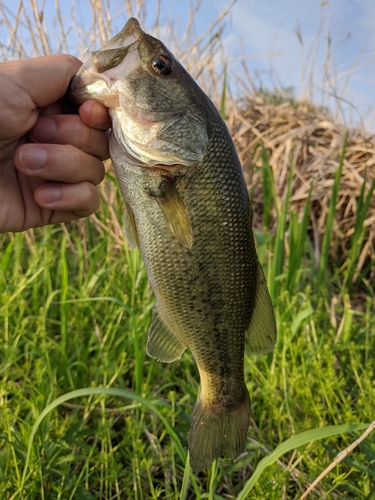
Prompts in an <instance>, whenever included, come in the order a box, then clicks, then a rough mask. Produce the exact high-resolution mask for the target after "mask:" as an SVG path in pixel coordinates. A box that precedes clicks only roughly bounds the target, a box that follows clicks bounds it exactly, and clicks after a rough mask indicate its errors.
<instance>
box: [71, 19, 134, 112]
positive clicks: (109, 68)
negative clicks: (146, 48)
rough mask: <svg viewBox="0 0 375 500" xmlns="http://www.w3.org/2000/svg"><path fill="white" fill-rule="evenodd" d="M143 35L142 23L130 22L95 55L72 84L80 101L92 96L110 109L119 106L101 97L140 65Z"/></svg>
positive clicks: (76, 97) (80, 70) (132, 20)
mask: <svg viewBox="0 0 375 500" xmlns="http://www.w3.org/2000/svg"><path fill="white" fill-rule="evenodd" d="M143 34H144V32H143V30H142V29H141V27H140V24H139V22H138V21H137V20H136V19H130V20H129V21H128V22H127V23H126V25H125V26H124V28H123V29H122V30H121V31H120V32H119V33H118V34H117V35H116V36H115V37H113V38H112V39H111V40H109V42H107V43H106V44H105V45H104V46H103V48H101V49H100V50H95V51H93V52H91V53H90V55H89V58H88V60H87V61H86V62H85V63H84V64H82V66H81V68H80V69H79V71H78V73H77V74H76V76H75V77H74V78H73V80H72V83H71V87H70V89H71V91H73V92H74V94H75V99H76V101H80V102H84V101H85V100H87V99H88V96H91V98H93V99H97V100H99V101H101V102H103V104H105V105H106V106H108V107H117V106H113V100H112V101H108V99H103V98H101V94H102V93H103V92H106V91H108V89H109V88H111V87H112V86H113V85H115V83H116V82H117V81H118V80H119V78H120V77H121V78H126V77H127V76H128V75H129V74H130V73H131V72H132V71H134V69H136V68H137V67H138V66H139V57H138V53H137V42H138V41H139V38H140V37H141V35H143Z"/></svg>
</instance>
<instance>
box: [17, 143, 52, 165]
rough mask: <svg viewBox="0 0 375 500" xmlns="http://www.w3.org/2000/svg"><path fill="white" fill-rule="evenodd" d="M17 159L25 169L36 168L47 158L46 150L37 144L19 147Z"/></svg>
mask: <svg viewBox="0 0 375 500" xmlns="http://www.w3.org/2000/svg"><path fill="white" fill-rule="evenodd" d="M19 159H20V162H21V163H22V166H23V167H25V168H27V170H38V168H40V167H42V166H43V165H44V164H45V162H46V160H47V151H46V150H45V149H44V148H39V147H37V146H28V147H25V148H23V149H21V151H20V153H19Z"/></svg>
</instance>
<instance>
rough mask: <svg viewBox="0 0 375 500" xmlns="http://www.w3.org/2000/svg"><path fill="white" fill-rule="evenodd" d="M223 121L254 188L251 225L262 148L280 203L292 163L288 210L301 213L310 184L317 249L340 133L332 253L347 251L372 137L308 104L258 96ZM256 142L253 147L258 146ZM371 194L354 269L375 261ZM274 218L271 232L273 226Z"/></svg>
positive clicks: (371, 167) (372, 154)
mask: <svg viewBox="0 0 375 500" xmlns="http://www.w3.org/2000/svg"><path fill="white" fill-rule="evenodd" d="M228 124H229V128H230V130H231V133H232V136H233V138H234V141H235V143H236V146H237V150H238V152H239V155H240V159H241V162H242V165H243V168H244V171H245V174H246V178H247V182H248V185H249V187H250V188H251V187H253V203H254V223H255V226H256V227H258V228H259V229H260V228H261V216H262V187H261V183H262V177H261V168H262V166H263V158H262V153H263V151H262V149H261V148H260V147H259V146H264V148H265V150H266V151H267V157H268V161H269V164H270V165H271V167H272V169H273V173H274V179H275V187H276V194H277V197H278V201H279V204H280V206H281V203H282V200H283V198H284V195H285V193H286V189H287V184H288V178H289V171H290V168H291V165H292V164H293V165H294V177H293V180H292V197H291V209H292V210H295V211H297V212H299V213H300V214H302V211H303V209H304V206H305V202H306V200H307V197H308V193H309V190H310V188H311V190H312V191H311V202H312V203H311V217H310V222H311V232H312V234H313V236H314V243H315V246H316V247H317V248H318V247H319V243H320V241H321V236H322V235H323V233H324V231H325V225H326V219H327V214H328V209H329V203H330V199H331V193H332V187H333V184H334V176H335V172H336V169H337V166H338V163H339V159H340V155H341V153H342V148H343V143H344V137H345V134H346V132H348V143H347V148H346V151H345V158H344V164H343V170H342V178H341V184H340V190H339V199H338V203H337V206H336V214H335V224H334V233H335V234H334V238H333V243H334V246H333V247H332V252H333V256H337V254H338V253H339V252H342V251H346V250H347V248H348V245H349V242H350V237H351V235H352V234H353V230H354V223H355V220H356V213H357V202H358V198H359V196H360V192H361V188H362V185H363V183H364V182H366V184H367V188H369V187H370V185H371V182H372V181H374V180H375V138H374V136H373V135H369V136H367V137H364V136H363V134H362V132H360V130H359V129H355V128H352V129H349V130H347V129H346V127H344V126H343V125H342V124H339V123H334V121H333V120H332V119H331V118H330V116H329V113H327V112H324V110H321V109H319V108H318V107H317V106H314V105H313V104H312V103H311V102H303V101H299V102H297V103H293V102H288V101H287V102H283V103H281V104H278V105H275V104H269V103H267V102H266V101H265V100H264V99H263V98H262V97H260V96H259V95H258V96H257V95H253V96H247V97H246V99H244V100H243V101H242V102H240V103H239V105H238V106H236V107H232V109H231V110H230V112H229V117H228ZM257 146H258V147H257ZM374 223H375V198H373V200H372V203H371V206H370V209H369V213H368V216H367V218H366V220H365V225H366V226H367V227H368V238H367V242H366V243H365V246H364V249H363V251H362V255H361V257H360V263H359V268H361V267H362V266H363V264H364V262H365V261H366V260H368V259H371V260H373V259H375V225H374ZM274 225H275V219H273V220H272V222H271V226H270V230H271V231H274V230H275V227H274Z"/></svg>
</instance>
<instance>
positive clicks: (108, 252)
mask: <svg viewBox="0 0 375 500" xmlns="http://www.w3.org/2000/svg"><path fill="white" fill-rule="evenodd" d="M267 168H269V167H268V166H267V159H266V158H264V171H265V175H264V182H265V184H264V196H265V206H266V207H268V208H267V210H265V217H266V218H267V217H268V216H269V211H270V210H271V209H272V206H273V205H274V197H273V191H274V190H273V185H272V183H273V180H272V177H270V172H268V173H267ZM336 182H339V177H338V178H337V180H336ZM102 193H103V202H102V208H101V210H100V212H99V213H98V214H97V217H98V218H97V219H96V218H93V219H88V220H85V221H80V222H78V223H74V224H70V225H67V226H66V227H64V226H54V227H47V228H43V229H40V230H36V231H34V232H28V233H25V234H14V235H2V236H0V294H1V295H0V330H1V337H0V498H4V499H20V500H21V499H51V500H52V499H83V500H89V499H108V500H109V499H113V498H118V499H120V498H131V499H133V498H134V499H156V498H163V499H164V498H168V499H179V498H188V499H195V498H202V499H203V498H208V499H224V498H237V497H238V498H241V499H244V498H254V499H264V498H267V499H280V498H299V497H300V496H301V494H302V492H303V491H305V490H306V489H307V487H308V485H309V484H311V482H312V481H313V480H314V479H315V478H316V477H317V476H318V475H319V474H320V473H321V472H322V471H323V470H324V468H325V467H326V466H328V465H329V464H330V463H331V462H332V460H333V459H334V457H335V456H336V455H337V454H338V453H339V452H340V451H341V450H342V449H344V448H345V447H346V446H348V445H349V444H350V443H351V442H353V441H354V440H355V439H356V438H357V437H358V436H359V435H360V433H361V429H362V430H363V428H364V427H365V426H366V425H368V424H369V423H370V422H371V421H372V420H374V408H375V385H374V368H373V366H374V365H373V354H374V352H375V334H374V331H375V316H374V314H373V311H374V297H375V294H374V291H373V289H372V288H371V285H370V284H369V283H368V282H367V281H366V279H365V278H366V276H361V275H360V276H358V277H357V279H356V281H355V283H353V282H352V281H351V279H349V278H351V277H352V276H353V272H354V270H355V258H357V257H358V255H359V253H360V250H361V245H363V241H364V239H365V231H364V229H363V228H362V231H360V229H357V230H356V235H357V236H356V238H357V239H356V241H357V247H356V249H355V252H354V251H352V252H349V254H348V256H347V259H348V262H347V264H346V265H343V266H341V268H339V269H337V268H335V266H334V265H333V263H331V262H329V261H328V260H327V262H326V269H325V272H324V273H323V272H322V266H320V267H319V268H317V269H315V268H314V266H313V264H312V256H311V251H310V247H311V244H310V243H309V240H308V237H307V234H308V233H307V220H308V213H309V210H308V206H309V204H308V203H309V202H308V203H307V208H306V210H305V212H304V214H303V216H302V218H301V220H299V219H298V217H297V215H296V214H293V213H292V212H291V211H290V207H289V200H288V199H286V200H285V202H284V205H283V207H281V208H279V209H278V215H277V216H278V220H279V222H280V224H279V227H280V228H279V231H278V234H277V235H276V237H270V236H269V235H267V234H266V232H265V231H264V232H263V233H259V234H257V235H256V236H257V240H258V251H259V255H260V258H261V261H262V263H263V265H264V267H265V271H266V275H267V276H268V279H269V283H270V285H271V290H272V293H273V298H274V304H275V311H276V317H277V322H278V329H279V341H278V344H277V347H276V349H275V351H274V352H273V353H270V354H268V355H266V356H260V355H259V356H258V355H253V354H252V353H250V352H249V351H246V358H245V375H246V382H247V386H248V389H249V392H250V395H251V399H252V420H251V428H250V431H249V440H248V445H247V450H246V452H245V453H244V454H243V455H242V456H241V457H240V459H239V461H238V462H237V463H231V462H230V461H228V460H225V459H223V460H219V461H217V462H215V463H214V464H213V466H212V467H211V470H209V471H206V472H202V473H200V474H198V475H196V476H195V475H193V474H192V472H191V469H190V467H189V463H188V460H187V439H186V434H187V431H188V428H189V423H190V416H191V412H192V408H193V406H194V403H195V400H196V396H197V391H198V383H199V382H198V381H199V377H198V372H197V369H196V367H195V364H194V362H193V360H192V356H191V354H190V352H186V353H185V354H184V355H183V357H182V359H181V360H179V361H177V362H175V363H173V364H171V365H163V364H160V363H158V362H156V361H155V360H153V359H151V358H149V357H148V356H147V355H146V354H145V343H146V333H147V327H148V323H149V321H150V311H151V309H152V306H153V303H154V298H153V295H152V293H151V291H150V288H149V286H148V283H147V278H146V274H145V271H144V267H143V264H142V261H141V259H140V257H139V254H138V251H137V250H134V251H130V250H129V248H128V246H127V244H126V242H125V241H124V238H123V236H122V233H121V227H120V226H121V219H122V215H121V212H122V201H121V199H120V194H119V192H118V191H117V190H116V182H115V180H114V179H113V178H112V177H111V176H109V175H107V180H106V188H105V190H104V189H103V190H102ZM361 196H362V201H361V202H360V203H359V206H360V207H361V210H367V200H368V193H365V192H363V193H362V195H361ZM333 209H334V207H333ZM363 217H364V214H363V213H358V220H359V221H361V220H364V219H363ZM359 224H360V222H358V226H359ZM285 241H289V245H287V247H285V245H284V243H285ZM286 248H290V253H289V254H288V253H287V252H286V250H285V249H286ZM280 255H282V256H283V258H282V259H281V257H280ZM322 258H324V259H325V258H326V257H325V254H324V256H323V257H322ZM365 285H366V286H365ZM358 290H360V291H358ZM72 391H74V392H72ZM356 424H361V426H362V427H361V426H358V427H355V425H356ZM350 425H352V427H348V426H350ZM328 426H331V427H328ZM340 426H342V427H340ZM327 428H328V430H327ZM345 430H346V431H345ZM306 431H311V432H310V433H308V432H307V433H306ZM300 433H303V434H300ZM288 439H289V441H287V440H288ZM290 439H291V440H290ZM284 441H286V443H284V444H282V443H283V442H284ZM279 445H280V447H279V448H277V447H278V446H279ZM276 448H277V449H276ZM273 451H274V453H273V454H272V452H273ZM267 457H268V458H267ZM276 459H278V460H279V461H277V460H276ZM258 464H259V467H258V468H257V470H256V473H255V476H254V477H253V478H252V475H253V474H254V470H255V468H256V467H257V465H258ZM250 492H251V493H250ZM374 492H375V436H374V435H372V434H371V435H370V436H369V437H368V438H367V439H366V440H364V441H363V443H361V444H360V445H359V446H358V448H356V449H355V450H354V451H353V452H352V453H351V454H350V455H349V456H348V457H347V458H345V459H344V460H343V461H342V462H341V463H340V464H339V465H338V466H336V467H335V468H334V469H333V470H332V471H331V472H330V473H329V474H328V475H327V476H326V477H325V478H324V479H323V481H322V482H321V483H320V484H319V485H318V487H317V489H316V490H315V492H314V495H315V498H316V497H324V495H326V496H325V498H340V499H341V498H358V499H370V498H373V497H374ZM249 495H250V496H249ZM314 495H313V498H314Z"/></svg>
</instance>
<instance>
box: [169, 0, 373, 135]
mask: <svg viewBox="0 0 375 500" xmlns="http://www.w3.org/2000/svg"><path fill="white" fill-rule="evenodd" d="M163 3H164V8H165V9H166V11H171V10H172V9H173V10H174V12H175V14H176V15H180V16H185V17H186V6H187V5H188V4H189V2H177V1H174V2H173V1H165V2H163ZM228 4H229V2H227V1H225V0H203V1H202V5H201V9H200V12H198V15H197V31H201V30H202V31H203V29H204V28H205V27H207V25H209V22H210V21H214V19H215V18H216V17H217V16H218V14H219V13H220V11H223V10H224V9H225V8H226V7H227V6H228ZM184 11H185V12H184ZM227 20H228V26H227V28H226V30H225V32H224V40H225V49H226V52H227V54H228V58H229V59H231V58H232V59H235V58H240V57H241V55H245V56H247V57H248V58H247V59H246V61H247V66H248V68H249V71H250V73H251V75H252V76H253V75H260V77H261V80H262V82H263V84H264V85H265V86H270V87H273V86H275V85H277V86H280V87H284V88H286V87H290V86H292V87H294V89H295V92H296V94H297V96H306V97H310V98H312V99H313V100H314V101H315V102H317V103H319V104H323V105H324V104H330V105H331V106H332V105H333V104H332V103H333V102H337V98H338V100H339V102H340V105H341V109H342V114H341V118H342V119H343V120H344V121H345V122H346V123H348V124H349V123H351V122H352V121H355V122H357V121H358V120H360V119H361V120H363V122H365V123H366V124H367V125H368V127H371V129H372V130H375V123H373V120H374V117H373V114H374V112H375V1H374V0H331V1H323V2H319V1H315V0H305V1H301V0H283V1H282V2H281V1H279V0H267V1H265V0H237V2H236V3H235V5H234V6H233V7H232V9H231V13H230V15H229V16H228V18H227ZM264 54H268V56H265V55H264ZM271 54H272V55H271ZM328 54H329V55H328ZM327 61H328V62H329V64H327ZM332 95H334V96H335V99H330V96H332Z"/></svg>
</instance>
